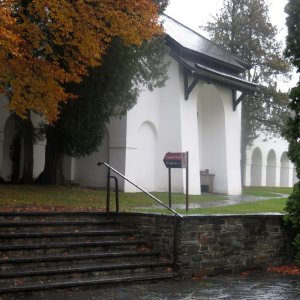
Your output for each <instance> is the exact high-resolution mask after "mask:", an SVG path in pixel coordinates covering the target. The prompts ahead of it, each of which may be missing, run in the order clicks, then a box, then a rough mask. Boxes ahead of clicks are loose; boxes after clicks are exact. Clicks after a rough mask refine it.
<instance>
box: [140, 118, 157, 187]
mask: <svg viewBox="0 0 300 300" xmlns="http://www.w3.org/2000/svg"><path fill="white" fill-rule="evenodd" d="M157 139H158V132H157V129H156V127H155V125H154V124H153V123H152V122H150V121H145V122H143V123H142V124H141V126H140V127H139V129H138V145H137V160H136V161H137V171H138V173H137V174H138V177H137V182H138V184H139V185H141V186H142V187H144V188H145V189H146V190H148V191H154V190H155V188H156V180H155V178H156V175H155V174H156V156H157V154H156V152H157Z"/></svg>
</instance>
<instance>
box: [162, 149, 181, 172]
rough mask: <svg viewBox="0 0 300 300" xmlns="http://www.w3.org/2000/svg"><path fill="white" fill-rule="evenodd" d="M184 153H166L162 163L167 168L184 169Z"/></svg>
mask: <svg viewBox="0 0 300 300" xmlns="http://www.w3.org/2000/svg"><path fill="white" fill-rule="evenodd" d="M186 156H187V153H186V152H168V153H166V155H165V157H164V159H163V161H164V164H165V165H166V167H167V168H186V166H187V157H186Z"/></svg>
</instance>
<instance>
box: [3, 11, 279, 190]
mask: <svg viewBox="0 0 300 300" xmlns="http://www.w3.org/2000/svg"><path fill="white" fill-rule="evenodd" d="M162 20H163V26H164V28H165V31H166V44H167V46H168V47H169V50H170V51H169V55H168V56H167V57H166V60H168V61H169V62H170V66H169V70H168V77H169V79H168V80H167V82H166V85H165V87H163V88H159V89H155V90H154V91H152V92H150V91H143V92H142V93H141V95H140V97H139V100H138V102H137V104H136V105H135V106H134V107H133V108H132V109H131V110H130V111H128V112H127V114H126V116H124V117H122V118H114V119H112V120H111V121H110V123H109V124H107V130H106V136H105V138H104V140H103V142H102V144H101V146H99V148H98V151H97V152H94V153H93V154H91V155H90V156H87V157H82V158H73V157H66V158H65V162H64V175H65V177H66V179H68V180H69V181H70V182H73V183H78V184H80V185H82V186H91V187H104V186H105V185H106V173H107V170H106V168H105V167H104V166H101V167H99V166H98V165H97V163H98V162H107V163H108V164H110V165H111V166H112V167H114V168H115V169H117V170H118V171H120V172H121V173H122V174H124V175H125V176H126V177H128V178H129V179H130V180H132V181H134V182H135V183H136V184H138V185H140V186H141V187H143V188H145V189H146V190H148V191H167V190H168V170H167V168H166V167H165V165H164V163H163V158H164V156H165V154H166V153H167V152H186V151H188V152H189V193H190V194H200V193H201V176H200V171H202V170H209V174H213V175H214V182H213V191H214V192H216V193H224V194H230V195H239V194H240V193H241V168H240V159H241V155H240V141H241V139H240V134H241V105H240V102H242V101H241V100H242V98H243V96H244V95H245V94H248V93H250V94H251V93H253V92H255V90H256V88H257V87H256V85H255V84H254V83H252V82H249V81H247V80H245V79H244V78H243V75H242V74H243V73H244V72H245V71H246V70H247V69H249V68H250V67H251V66H249V65H248V64H247V63H245V62H244V61H243V60H241V59H240V58H239V57H237V56H235V55H233V54H232V53H230V52H229V51H227V50H226V49H224V48H222V47H220V46H218V45H216V44H215V43H213V42H211V41H209V40H208V39H206V38H204V37H203V36H201V35H200V34H198V33H197V32H195V31H193V30H191V29H189V28H187V27H186V26H184V25H182V24H180V23H179V22H177V21H175V20H174V19H172V18H170V17H168V16H166V15H164V16H163V18H162ZM5 104H6V103H5V99H3V100H0V178H2V179H3V180H4V181H8V180H9V178H10V174H11V172H12V170H11V168H12V164H11V162H10V157H9V147H10V143H12V137H13V134H14V130H15V128H14V124H13V119H12V118H11V115H10V113H9V112H8V111H7V110H6V109H5ZM33 123H34V124H35V125H36V126H37V124H38V120H37V117H36V116H34V115H33ZM45 143H46V141H40V142H38V143H37V144H36V145H34V176H35V177H37V176H38V175H39V173H40V172H41V171H42V170H43V164H44V154H45ZM248 162H249V161H248ZM21 167H22V164H21ZM247 170H248V171H247V172H248V173H249V172H250V173H251V167H250V171H249V168H248V169H247ZM254 172H255V171H254ZM250 173H249V174H250ZM249 178H250V179H249ZM246 180H247V182H246V184H247V185H248V184H249V185H250V184H255V183H256V181H255V180H254V179H253V180H252V179H251V175H250V177H249V176H248V179H246ZM251 180H252V181H251ZM263 180H264V179H262V180H261V182H260V183H261V184H260V185H262V183H263V182H265V181H263ZM185 182H186V180H185V170H184V169H174V170H172V191H173V192H185V188H186V187H185ZM275 183H276V182H275ZM120 189H121V190H123V191H126V192H135V191H137V190H136V188H134V187H133V186H132V185H130V184H129V183H128V182H124V181H122V180H120Z"/></svg>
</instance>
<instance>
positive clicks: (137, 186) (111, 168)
mask: <svg viewBox="0 0 300 300" xmlns="http://www.w3.org/2000/svg"><path fill="white" fill-rule="evenodd" d="M97 165H98V166H101V165H105V166H106V167H107V168H108V169H110V170H112V171H113V172H115V173H116V174H118V175H119V176H120V177H122V178H123V179H125V180H126V181H128V182H129V183H131V184H132V185H133V186H135V187H136V188H138V189H139V190H140V191H142V192H143V193H145V194H146V195H147V196H149V197H151V198H152V199H153V200H155V201H156V202H158V203H159V204H160V205H162V206H163V207H164V208H166V209H168V210H169V211H171V212H172V213H173V214H174V215H175V216H177V217H180V218H182V215H181V214H179V213H178V212H177V211H176V210H174V209H172V208H170V207H168V206H167V205H166V204H164V203H163V202H162V201H160V200H159V199H158V198H156V197H155V196H154V195H152V194H151V193H149V192H147V191H146V190H145V189H143V188H142V187H140V186H139V185H137V184H136V183H134V182H133V181H131V180H130V179H128V178H126V177H125V175H123V174H122V173H120V172H119V171H117V170H116V169H114V168H113V167H112V166H110V165H109V164H107V163H105V162H98V163H97Z"/></svg>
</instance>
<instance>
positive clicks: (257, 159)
mask: <svg viewBox="0 0 300 300" xmlns="http://www.w3.org/2000/svg"><path fill="white" fill-rule="evenodd" d="M261 185H262V153H261V150H260V148H258V147H256V148H255V149H254V150H253V152H252V156H251V186H261Z"/></svg>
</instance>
